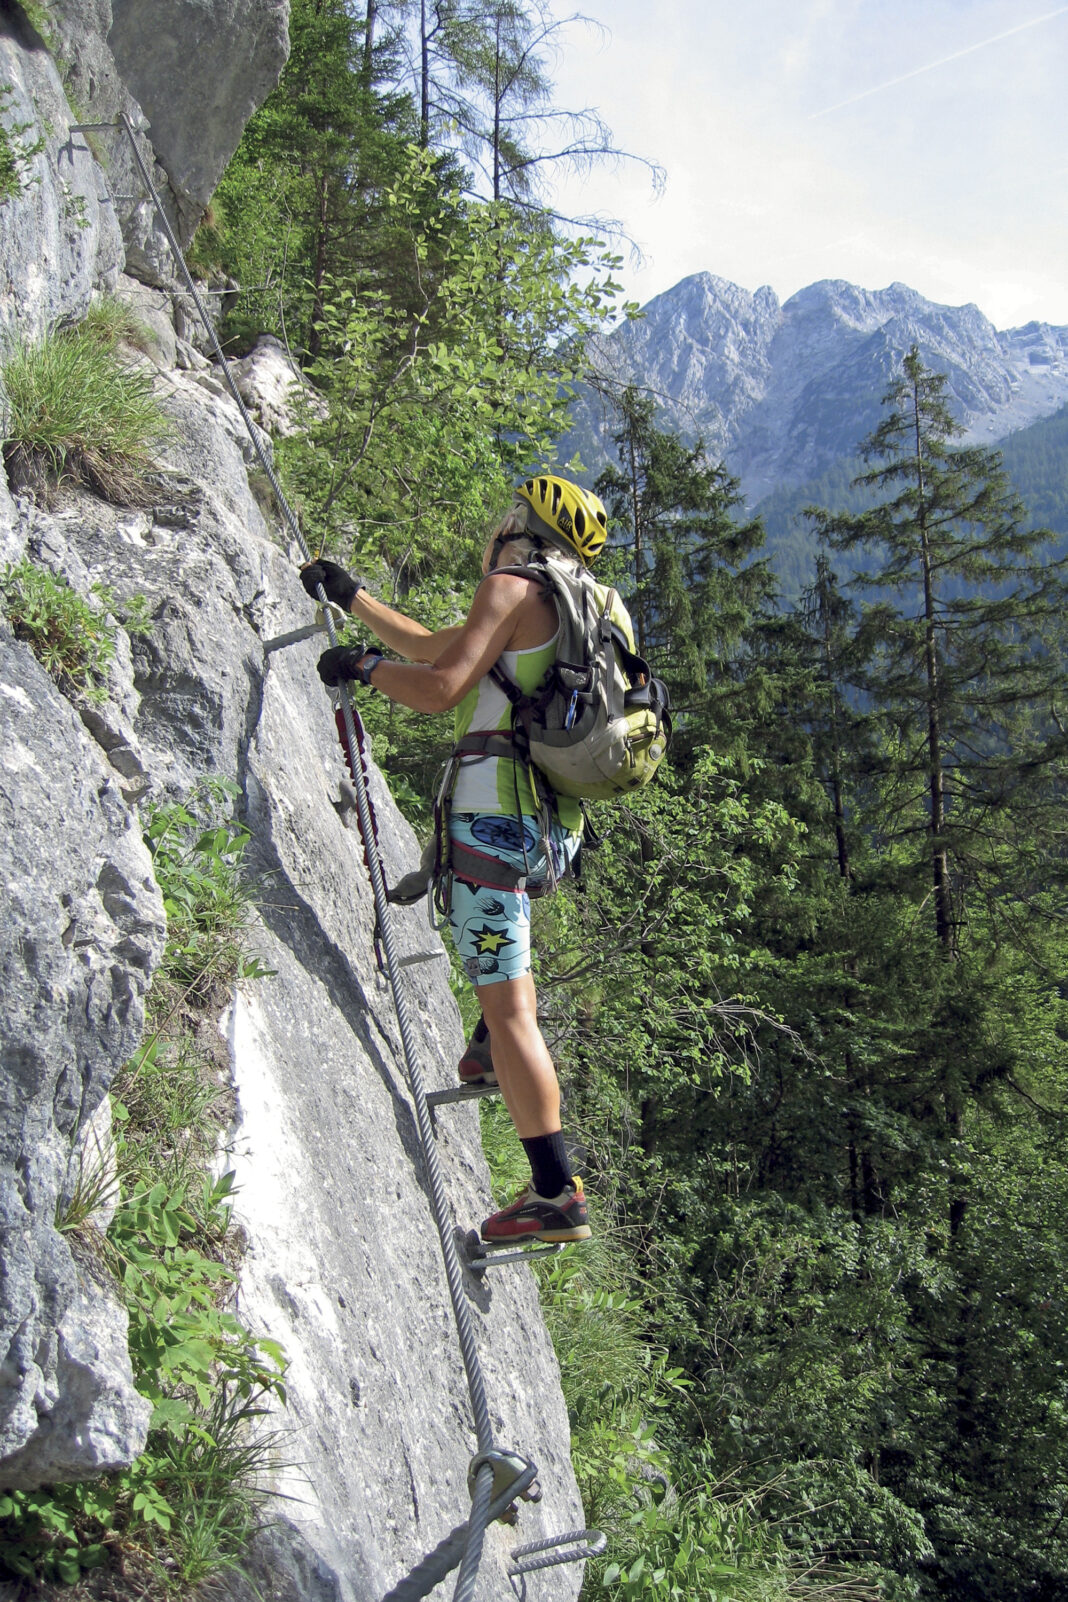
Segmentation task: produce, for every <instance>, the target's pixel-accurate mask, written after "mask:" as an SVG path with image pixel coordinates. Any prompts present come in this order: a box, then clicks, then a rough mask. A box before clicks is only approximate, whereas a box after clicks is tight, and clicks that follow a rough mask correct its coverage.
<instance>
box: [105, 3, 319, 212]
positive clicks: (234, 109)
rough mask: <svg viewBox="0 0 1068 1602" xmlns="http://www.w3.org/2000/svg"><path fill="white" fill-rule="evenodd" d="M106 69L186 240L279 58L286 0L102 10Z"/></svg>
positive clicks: (284, 42)
mask: <svg viewBox="0 0 1068 1602" xmlns="http://www.w3.org/2000/svg"><path fill="white" fill-rule="evenodd" d="M111 10H112V23H111V29H110V31H109V34H108V43H109V45H110V47H111V52H112V55H113V56H114V59H115V63H116V66H117V68H118V70H119V72H120V74H121V75H122V78H123V81H124V82H125V84H126V86H127V88H128V89H129V90H130V92H131V93H132V94H133V96H134V98H135V99H136V100H137V101H138V102H139V104H140V105H141V107H142V109H143V111H144V113H145V115H146V116H147V118H148V120H149V123H150V124H151V129H152V147H153V149H154V151H155V153H156V156H157V157H158V159H159V162H160V164H161V166H162V167H163V169H164V171H165V172H166V173H167V177H168V179H169V182H170V188H171V192H172V194H173V195H174V197H175V199H176V201H177V205H178V213H179V217H180V219H181V223H182V235H183V238H189V237H190V236H191V235H192V231H193V229H194V228H195V227H196V225H197V223H198V222H199V221H200V217H201V214H202V213H203V210H204V207H205V206H206V205H207V203H208V201H209V200H210V199H211V196H212V193H213V191H214V189H215V186H216V184H217V183H218V181H219V178H220V177H221V176H222V173H223V170H224V168H225V167H226V164H227V162H228V161H229V160H230V157H231V156H232V155H233V153H234V151H235V150H236V149H237V145H238V141H239V140H240V138H241V133H242V130H243V129H244V126H245V124H246V122H247V121H248V119H249V118H250V117H251V115H252V113H253V112H254V111H255V110H256V108H257V106H259V105H260V104H261V102H262V101H263V100H265V99H266V97H267V95H268V94H269V93H270V91H271V90H272V89H273V88H274V86H275V84H276V83H277V81H278V76H279V74H280V72H281V70H282V68H283V66H284V65H285V61H286V56H287V55H288V53H289V34H288V25H289V0H112V6H111Z"/></svg>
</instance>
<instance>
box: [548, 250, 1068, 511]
mask: <svg viewBox="0 0 1068 1602" xmlns="http://www.w3.org/2000/svg"><path fill="white" fill-rule="evenodd" d="M913 344H915V345H918V346H919V349H920V353H921V355H922V356H923V359H924V360H925V362H927V364H928V365H929V366H931V367H933V368H935V369H936V370H937V371H938V372H943V373H945V374H946V375H947V377H948V379H949V394H950V399H951V405H952V407H953V410H954V412H955V414H956V416H957V418H958V420H959V421H960V423H961V425H962V426H963V428H964V430H965V433H966V437H967V438H969V439H971V440H974V441H977V442H979V443H982V444H990V443H992V442H993V441H995V440H998V439H1001V438H1003V437H1004V436H1005V435H1006V434H1009V433H1011V432H1012V431H1013V430H1015V429H1018V428H1023V427H1025V426H1026V425H1027V424H1028V423H1032V422H1034V421H1036V420H1037V419H1038V418H1041V417H1047V416H1049V415H1050V414H1051V413H1053V412H1055V411H1056V410H1057V409H1058V408H1059V407H1060V406H1062V405H1064V403H1065V401H1068V328H1051V327H1049V326H1048V325H1046V324H1044V323H1043V324H1040V323H1029V324H1028V325H1027V327H1026V328H1017V329H1011V330H1009V331H1008V332H1006V333H1000V332H999V331H998V330H997V329H996V328H995V327H994V326H993V324H992V323H991V322H989V321H988V319H987V318H985V317H984V316H983V314H982V313H981V312H980V311H979V310H978V309H977V308H976V307H975V306H961V307H950V306H938V305H935V304H934V303H932V302H931V301H927V300H924V298H923V296H922V295H918V294H917V293H916V292H915V291H914V290H912V289H909V288H908V287H907V286H906V285H905V284H891V286H890V288H889V289H884V290H879V291H874V292H873V291H869V290H865V289H858V288H857V287H856V286H855V285H853V284H847V283H842V282H839V281H837V280H831V281H827V282H824V283H818V284H812V285H811V286H810V287H809V288H808V289H803V290H801V291H799V293H798V294H796V295H794V296H793V297H792V298H791V299H790V300H788V301H786V303H785V304H784V305H781V306H780V304H779V301H778V299H777V297H776V296H775V294H774V293H773V292H772V290H770V289H768V288H766V287H765V288H763V289H758V290H757V291H756V293H755V294H750V293H749V291H748V290H744V289H740V288H739V287H738V285H737V284H731V283H729V282H727V280H726V279H723V278H716V277H714V276H713V275H712V274H711V273H698V274H697V275H696V276H694V277H692V278H686V279H684V280H683V281H682V283H680V284H677V285H676V286H675V288H674V289H671V290H668V291H667V293H666V294H663V295H659V296H658V297H657V298H656V299H655V300H653V301H650V303H649V305H648V306H646V307H645V308H644V316H643V317H642V318H641V319H640V320H639V321H637V322H634V323H629V324H626V325H624V326H623V327H621V328H620V329H618V330H616V331H615V332H614V333H612V334H611V335H609V336H608V338H607V339H605V340H604V341H603V342H602V347H601V350H600V352H599V355H600V359H601V362H602V364H603V365H604V367H605V368H606V370H607V371H608V372H609V373H611V374H613V375H614V376H615V377H616V378H617V380H619V381H620V382H624V383H625V382H634V383H638V384H641V385H644V386H648V387H649V388H651V389H652V390H653V391H654V392H655V393H656V394H657V396H658V398H659V400H660V407H661V416H662V418H663V421H664V424H665V425H666V426H670V427H671V428H673V429H676V430H677V431H678V432H680V433H682V434H684V435H686V436H687V437H689V438H691V439H692V438H695V437H697V436H700V437H701V438H702V439H703V440H704V442H705V444H706V446H707V447H708V449H709V452H710V454H711V455H712V456H713V457H720V458H722V459H724V460H725V461H726V464H727V467H728V468H729V470H730V471H731V472H732V473H733V474H734V475H735V476H736V477H738V478H739V479H740V480H741V484H742V488H743V490H744V492H745V493H746V495H747V497H748V499H749V501H750V503H751V504H756V503H757V502H759V501H760V500H761V499H762V498H763V497H764V496H766V495H767V494H769V493H770V492H771V491H772V490H774V489H779V488H782V487H787V486H793V485H798V484H803V483H806V482H808V481H809V480H811V479H813V478H815V477H816V476H817V475H818V474H819V473H821V472H823V471H824V470H825V469H826V468H827V467H829V466H830V465H831V464H832V463H833V462H835V461H838V460H841V458H843V457H851V456H854V455H855V454H856V450H857V446H858V445H859V443H860V441H861V440H862V439H863V438H864V437H865V436H866V435H867V434H868V433H870V432H871V430H872V428H873V427H874V426H875V424H876V423H877V421H878V419H879V417H880V415H881V408H880V400H881V397H882V395H883V394H884V392H885V391H886V389H887V387H888V385H889V384H890V383H891V382H892V381H893V379H894V378H895V377H896V376H897V374H898V373H899V371H900V363H901V358H902V356H903V355H904V354H905V353H906V352H907V351H908V350H909V349H910V347H911V346H912V345H913ZM615 426H617V425H615V424H614V423H613V421H612V419H611V418H610V417H609V418H605V417H604V416H603V414H602V413H601V411H600V410H599V407H598V405H597V403H596V402H595V401H594V400H593V399H592V398H591V397H586V398H585V399H584V400H583V401H582V402H581V403H580V404H579V406H578V407H577V410H576V428H575V432H574V435H573V436H572V437H571V438H570V439H569V441H568V442H566V443H565V446H564V455H565V456H566V454H567V452H568V450H569V449H571V448H573V447H574V446H575V445H578V447H579V448H580V449H581V451H582V454H583V458H584V460H585V461H586V463H587V465H588V466H589V467H590V468H591V470H592V471H593V473H594V474H596V472H597V471H599V467H600V464H601V462H603V460H604V459H605V458H606V457H609V456H612V455H613V450H612V445H611V434H612V431H613V428H614V427H615ZM613 459H614V457H613Z"/></svg>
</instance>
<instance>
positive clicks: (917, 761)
mask: <svg viewBox="0 0 1068 1602" xmlns="http://www.w3.org/2000/svg"><path fill="white" fill-rule="evenodd" d="M884 403H885V404H886V405H887V406H889V408H890V411H889V414H888V416H886V417H885V418H884V419H883V421H882V422H881V423H880V425H879V427H878V428H877V429H876V430H875V432H874V433H873V434H872V435H871V436H870V438H869V439H868V440H867V441H866V442H865V444H864V446H863V457H864V460H865V461H866V462H867V463H869V464H870V465H869V466H868V469H867V471H866V472H865V473H864V474H863V475H862V476H861V477H860V479H858V481H857V482H858V483H859V484H863V485H864V486H866V487H867V488H868V489H870V490H871V491H873V492H874V493H877V494H882V495H883V496H884V498H883V499H881V500H880V502H879V504H877V505H876V506H875V507H873V508H872V509H871V510H869V511H866V512H862V513H859V514H856V515H841V516H834V515H831V514H829V513H826V512H822V511H816V512H813V513H812V514H811V515H812V517H813V520H814V522H815V524H816V527H817V530H818V533H819V535H820V538H821V539H822V540H824V541H825V542H826V543H827V544H828V545H829V546H831V547H832V548H833V549H835V550H838V551H843V552H847V553H850V554H851V555H853V556H854V557H856V558H858V559H859V560H860V561H861V562H862V563H866V565H865V566H863V567H862V569H861V570H860V571H859V572H858V573H857V575H856V579H855V583H856V584H857V585H858V586H860V587H862V588H863V589H864V590H865V591H866V592H867V593H868V594H874V595H875V596H878V597H886V598H885V599H877V600H875V601H872V602H870V603H869V604H868V605H867V606H866V607H865V611H864V617H863V621H862V624H861V635H860V637H861V640H862V643H863V645H864V647H865V649H864V650H863V652H862V653H861V655H862V657H863V659H864V660H865V661H866V663H867V666H866V667H864V668H863V669H862V670H861V671H860V672H858V673H857V674H856V677H855V685H856V688H857V690H858V691H859V692H860V693H862V694H863V695H864V696H865V697H866V698H867V700H868V703H869V704H870V706H871V707H872V708H873V710H874V711H877V713H878V714H879V716H880V718H881V720H882V725H883V731H884V748H885V750H886V753H887V761H886V772H885V780H884V791H883V796H882V800H881V803H880V804H881V807H882V811H883V817H882V820H881V826H882V827H883V828H884V829H885V830H886V831H887V833H888V836H889V837H890V838H893V839H896V840H899V841H902V842H907V841H909V840H914V839H915V838H916V837H917V835H918V834H922V835H923V836H924V837H925V841H926V844H925V853H924V854H925V858H926V873H927V877H928V881H929V885H930V892H931V906H932V911H933V919H934V928H935V934H936V938H937V941H938V944H939V947H940V948H941V950H942V951H943V952H944V953H945V954H946V955H947V956H952V955H954V954H955V953H956V951H957V949H958V945H959V936H960V929H961V924H962V919H963V917H964V915H965V897H966V894H967V891H968V889H969V888H970V887H973V886H976V885H981V886H985V887H988V888H996V887H997V885H998V884H999V883H1000V882H1002V881H1003V877H1004V873H1005V869H1006V864H1005V861H1004V853H1003V851H1002V850H1001V849H1000V845H999V842H1000V841H1001V840H1002V839H1003V838H1004V832H1005V831H1004V821H1005V814H1006V809H1008V810H1009V811H1011V810H1012V809H1013V808H1014V807H1025V806H1031V805H1032V804H1039V805H1040V804H1041V797H1042V792H1043V781H1044V780H1045V779H1046V778H1047V776H1048V770H1049V767H1050V764H1056V763H1059V762H1060V761H1061V759H1062V758H1063V756H1064V754H1065V749H1066V747H1065V741H1064V738H1063V736H1062V734H1061V732H1060V729H1059V728H1058V720H1059V709H1060V708H1061V706H1062V703H1063V697H1064V694H1065V675H1064V667H1063V662H1062V659H1061V657H1060V655H1059V653H1057V652H1055V651H1054V650H1052V649H1051V643H1050V631H1051V628H1052V626H1053V624H1054V623H1055V621H1056V619H1057V618H1058V616H1059V615H1060V613H1061V610H1062V608H1063V603H1064V596H1065V587H1064V578H1063V575H1062V571H1061V567H1060V565H1059V564H1055V563H1049V562H1048V561H1043V557H1042V552H1041V547H1042V546H1043V544H1044V543H1045V541H1046V539H1047V536H1046V535H1045V534H1044V533H1043V532H1041V531H1037V532H1036V531H1035V530H1033V529H1031V528H1029V527H1028V522H1027V514H1026V510H1025V508H1024V507H1023V505H1022V503H1021V502H1020V500H1019V498H1018V496H1017V495H1016V494H1015V493H1014V492H1013V491H1012V489H1011V488H1010V486H1009V484H1008V481H1007V479H1006V477H1005V474H1004V472H1003V471H1002V469H1001V464H1000V458H999V457H998V456H997V454H996V453H995V452H992V451H990V450H987V449H984V448H982V447H977V446H964V447H960V446H954V445H953V444H952V443H951V442H952V441H953V440H954V438H955V437H956V436H958V435H959V433H960V429H959V427H958V426H957V424H956V423H955V422H954V420H953V418H952V416H951V414H950V411H949V407H948V404H947V401H946V380H945V378H944V377H942V376H941V375H939V374H936V373H933V372H931V371H930V370H929V369H927V368H926V367H925V366H924V364H923V362H922V360H921V358H920V355H919V352H918V350H917V349H916V348H915V347H914V348H913V349H912V350H911V351H910V352H909V354H908V355H907V356H906V358H905V360H904V364H903V372H902V376H901V378H900V379H899V380H898V381H897V382H896V383H895V384H894V385H893V386H892V387H891V388H890V390H889V391H888V392H887V394H886V395H885V397H884ZM1036 709H1037V710H1038V713H1039V715H1038V718H1037V720H1036V718H1035V711H1036ZM1042 709H1045V712H1044V714H1043V710H1042ZM1033 821H1034V817H1033Z"/></svg>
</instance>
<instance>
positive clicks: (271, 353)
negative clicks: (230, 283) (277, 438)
mask: <svg viewBox="0 0 1068 1602" xmlns="http://www.w3.org/2000/svg"><path fill="white" fill-rule="evenodd" d="M233 374H234V379H235V382H236V384H237V388H238V391H239V393H240V395H241V399H242V400H243V401H244V403H245V405H246V406H247V407H248V409H249V411H250V412H251V413H252V416H253V417H254V418H255V419H256V421H257V423H259V424H260V426H261V427H262V428H264V429H266V430H267V432H268V433H271V434H281V435H287V434H293V433H295V432H296V430H297V428H298V427H299V426H300V424H299V422H298V417H299V415H300V412H301V408H302V407H303V408H304V409H305V411H310V412H311V414H312V415H314V416H320V417H321V416H322V415H323V414H324V412H325V408H324V407H323V404H322V397H321V396H319V395H316V393H315V391H314V390H313V389H312V388H311V387H310V385H308V384H307V383H306V382H305V380H304V379H303V377H302V375H301V373H300V371H299V369H298V368H297V367H296V365H295V363H294V362H293V361H292V360H291V358H290V357H289V355H288V354H287V352H286V348H285V346H284V345H283V344H282V342H281V341H280V340H277V339H275V338H274V337H273V336H272V335H270V334H263V335H261V337H260V338H259V339H258V340H257V341H256V344H255V345H254V347H253V348H252V350H251V351H250V352H249V354H248V355H247V356H244V357H242V359H241V360H240V361H236V362H234V364H233Z"/></svg>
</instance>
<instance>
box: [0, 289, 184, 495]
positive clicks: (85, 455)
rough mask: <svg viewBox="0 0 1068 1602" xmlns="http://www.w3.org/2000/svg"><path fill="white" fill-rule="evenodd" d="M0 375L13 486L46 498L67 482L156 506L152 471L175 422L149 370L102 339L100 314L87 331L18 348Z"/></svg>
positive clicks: (5, 445)
mask: <svg viewBox="0 0 1068 1602" xmlns="http://www.w3.org/2000/svg"><path fill="white" fill-rule="evenodd" d="M102 315H103V316H107V315H108V314H106V313H105V314H102ZM2 376H3V386H4V390H5V392H6V395H7V412H6V416H5V421H4V442H3V456H4V463H5V465H6V467H7V472H8V478H9V480H10V482H11V485H12V488H14V489H20V490H25V491H27V492H29V493H30V494H32V495H33V496H34V497H35V498H36V499H38V500H41V501H47V500H48V499H49V498H50V496H51V495H52V493H53V492H54V489H55V487H56V486H57V485H59V484H61V483H63V482H64V481H67V482H73V483H77V484H86V485H88V486H89V488H91V489H92V490H94V491H95V492H96V493H97V494H98V495H100V496H102V497H103V499H104V500H107V501H112V502H113V503H114V504H115V505H117V506H141V505H148V504H149V503H150V502H151V500H152V490H151V486H150V485H149V484H148V483H147V475H148V474H149V473H150V472H151V471H152V468H153V466H154V462H153V451H154V449H155V448H156V447H157V446H158V445H159V444H160V443H161V442H162V441H163V440H164V438H165V437H166V435H167V432H168V426H167V423H166V419H165V418H164V416H163V413H162V412H161V411H160V409H159V405H158V404H157V401H156V399H155V395H154V393H153V379H152V374H151V373H150V372H148V371H146V370H144V369H142V368H140V367H134V366H132V365H131V364H130V363H129V362H128V361H124V360H123V359H122V358H121V357H120V356H119V354H118V353H117V351H116V349H115V345H114V341H113V340H111V341H109V340H108V339H107V338H106V337H103V329H102V316H101V315H98V316H97V317H95V318H94V319H91V320H90V324H89V326H88V327H86V326H85V325H84V324H82V325H79V327H78V328H75V329H71V330H69V331H63V332H59V333H55V334H51V335H49V336H48V337H47V338H46V339H44V340H42V341H41V343H40V344H38V345H27V346H23V347H21V348H20V349H19V350H17V351H15V352H14V354H12V355H11V356H9V357H8V359H7V360H6V361H5V363H4V365H3V375H2Z"/></svg>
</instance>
